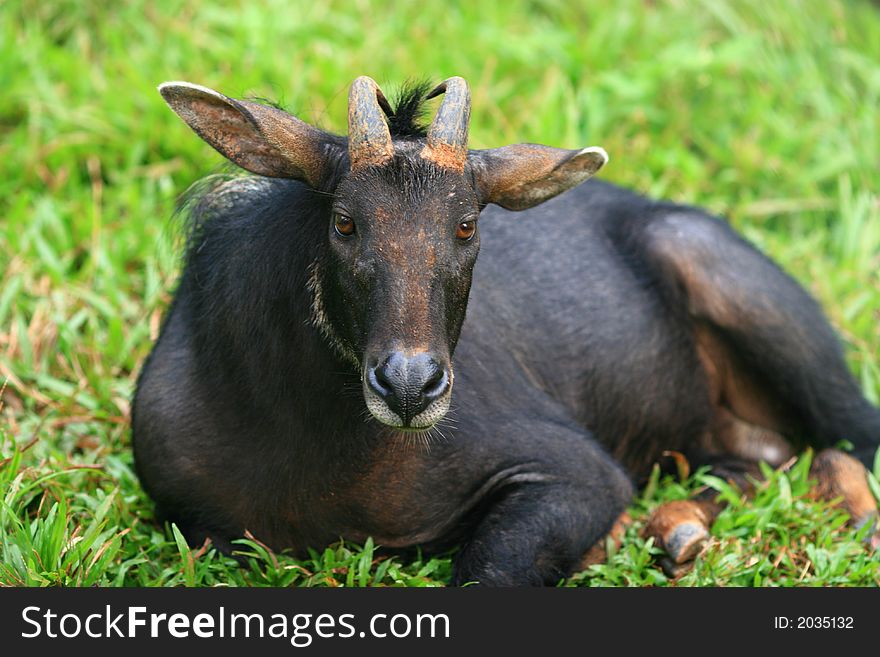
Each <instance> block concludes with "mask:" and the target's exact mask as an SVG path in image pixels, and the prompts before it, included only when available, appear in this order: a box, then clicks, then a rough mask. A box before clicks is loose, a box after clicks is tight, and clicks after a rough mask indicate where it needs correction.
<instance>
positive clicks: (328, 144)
mask: <svg viewBox="0 0 880 657" xmlns="http://www.w3.org/2000/svg"><path fill="white" fill-rule="evenodd" d="M159 93H161V94H162V98H164V99H165V102H166V103H168V106H169V107H171V109H173V110H174V111H175V112H176V113H177V114H178V116H180V118H182V119H183V120H184V121H185V122H186V124H187V125H188V126H189V127H190V128H192V129H193V130H194V131H195V133H196V134H197V135H198V136H199V137H201V138H202V139H204V140H205V141H206V142H208V143H209V144H210V145H211V146H213V147H214V148H215V149H216V150H217V151H219V152H220V154H221V155H223V156H225V157H226V158H228V159H229V160H231V161H232V162H234V163H235V164H237V165H238V166H240V167H242V168H243V169H247V170H248V171H251V172H253V173H257V174H260V175H261V176H271V177H273V178H295V179H296V180H301V181H302V182H305V183H307V184H308V185H310V186H312V187H319V186H320V185H321V182H322V180H324V179H325V177H326V175H327V173H328V170H329V168H330V167H332V166H333V161H332V160H333V159H334V157H335V156H336V155H338V152H339V148H340V145H341V148H342V151H344V148H345V140H344V139H341V138H340V137H336V136H334V135H330V134H328V133H326V132H323V131H321V130H318V129H317V128H313V127H312V126H310V125H308V124H307V123H304V122H302V121H300V120H299V119H298V118H296V117H295V116H291V115H290V114H288V113H287V112H283V111H281V110H279V109H275V108H274V107H267V106H265V105H260V104H259V103H252V102H249V101H245V100H235V99H233V98H228V97H227V96H224V95H223V94H221V93H218V92H216V91H214V90H213V89H208V88H207V87H202V86H199V85H197V84H190V83H189V82H165V83H164V84H161V85H160V86H159Z"/></svg>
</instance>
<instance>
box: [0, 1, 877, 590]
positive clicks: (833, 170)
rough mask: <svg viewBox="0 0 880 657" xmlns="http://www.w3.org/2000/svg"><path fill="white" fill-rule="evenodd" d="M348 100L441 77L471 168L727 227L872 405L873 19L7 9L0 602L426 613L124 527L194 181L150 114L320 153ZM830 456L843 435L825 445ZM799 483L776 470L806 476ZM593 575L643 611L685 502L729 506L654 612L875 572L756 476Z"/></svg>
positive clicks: (382, 574) (139, 511)
mask: <svg viewBox="0 0 880 657" xmlns="http://www.w3.org/2000/svg"><path fill="white" fill-rule="evenodd" d="M361 74H368V75H370V76H372V77H374V78H375V79H377V80H378V81H379V82H380V84H382V85H383V86H385V87H386V88H388V87H393V86H394V85H395V84H397V83H400V82H402V81H404V80H406V79H408V78H422V77H429V78H431V79H434V80H440V79H443V78H445V77H448V76H450V75H462V76H464V77H465V78H466V79H468V80H469V82H470V84H471V88H472V93H473V111H472V127H471V145H472V146H473V147H477V148H479V147H492V146H499V145H502V144H506V143H511V142H540V143H546V144H550V145H554V146H564V147H569V148H574V147H578V146H586V145H594V144H595V145H601V146H603V147H604V148H606V150H607V151H608V152H609V153H610V155H611V163H610V165H609V166H608V167H606V169H605V170H604V171H603V173H602V177H603V178H605V179H607V180H611V181H614V182H617V183H620V184H624V185H627V186H631V187H634V188H636V189H637V190H639V191H641V192H644V193H648V194H653V195H658V196H663V197H666V198H670V199H673V200H677V201H682V202H687V203H693V204H700V205H704V206H707V207H708V208H710V209H711V210H713V211H715V212H717V213H720V214H724V215H725V216H728V217H729V218H730V219H731V221H732V222H733V223H734V225H735V226H736V227H737V228H738V229H739V230H740V231H742V232H743V233H744V234H745V235H746V236H747V237H748V238H749V239H750V240H752V241H753V242H754V243H756V244H757V245H758V246H759V247H760V248H762V249H764V250H765V251H766V252H768V253H769V254H770V255H771V256H772V257H774V258H775V259H776V260H777V261H778V262H780V263H781V264H782V265H783V266H784V267H785V268H786V269H787V270H788V271H790V272H791V273H792V274H794V275H795V276H796V277H797V278H798V279H799V280H800V281H801V282H802V283H803V284H804V285H805V286H806V287H807V288H808V289H809V290H810V291H811V292H812V293H813V294H814V295H816V296H817V298H818V299H819V300H820V301H821V302H822V304H823V306H824V307H825V308H826V309H827V311H828V313H829V315H830V317H831V319H832V321H833V322H834V324H835V326H836V327H837V328H838V329H839V331H840V334H841V336H842V338H843V339H844V341H845V344H846V349H847V356H848V360H849V362H850V364H851V366H852V368H853V371H854V372H855V373H856V375H857V376H858V377H859V379H860V381H861V382H862V385H863V388H864V390H865V393H866V394H867V395H868V397H869V398H871V399H872V400H873V401H874V402H875V403H876V402H877V401H878V398H880V174H878V165H880V155H878V154H880V112H878V106H880V9H878V7H877V5H876V4H871V3H869V2H867V1H861V2H860V1H857V0H850V1H846V2H844V1H841V0H816V1H813V2H806V1H804V2H782V1H779V0H742V1H733V0H730V1H718V0H704V1H702V2H699V1H688V2H686V1H684V0H679V1H673V0H669V1H666V2H663V1H660V0H656V1H648V0H620V1H618V2H615V3H605V2H598V1H596V2H563V1H562V0H531V1H525V0H504V1H498V2H489V1H487V2H463V1H462V2H456V1H451V0H450V1H448V2H419V3H403V2H390V1H387V0H385V1H375V2H370V1H367V0H361V1H355V2H338V1H335V2H327V1H325V2H309V1H298V2H281V1H280V0H276V1H267V2H208V1H207V0H190V1H188V2H181V1H175V0H158V1H155V0H154V1H151V2H146V1H139V0H132V1H129V2H124V3H118V2H108V1H106V0H94V1H92V2H79V1H77V0H53V1H50V2H36V1H34V0H6V2H4V3H3V4H2V5H0V89H2V93H0V385H2V383H3V382H4V381H6V386H5V390H4V391H3V393H2V396H0V406H2V410H0V583H3V584H12V585H15V584H30V585H46V584H67V585H88V584H94V583H97V584H102V585H113V584H115V585H122V584H124V585H170V584H188V585H201V584H221V583H225V584H233V585H261V584H275V585H285V584H291V583H293V584H296V585H334V584H343V585H344V584H348V585H357V584H360V585H365V584H398V585H434V584H438V583H442V582H443V581H444V579H445V578H446V577H447V576H448V572H449V562H448V559H444V558H432V559H421V558H418V559H416V560H415V561H411V560H410V561H402V560H399V559H396V558H395V559H388V558H385V557H377V556H376V555H375V554H374V551H373V546H372V545H371V544H368V545H367V546H350V545H338V546H335V547H333V548H331V549H328V550H326V551H325V552H323V553H315V554H313V555H312V559H311V560H308V561H306V562H296V561H294V560H292V559H290V558H289V557H285V556H283V555H274V554H271V553H269V552H268V551H267V550H265V548H264V547H262V546H261V545H260V544H259V542H258V541H255V540H248V541H247V542H245V543H243V544H242V549H243V550H244V551H246V552H247V553H248V554H249V555H250V556H249V557H248V559H247V562H248V564H249V565H248V567H246V568H238V567H237V566H236V565H235V564H234V563H232V562H230V561H229V560H228V559H225V558H223V557H220V556H218V555H217V554H216V553H215V552H214V551H213V550H211V549H210V548H207V549H203V550H198V551H190V550H189V549H188V548H187V547H186V546H185V544H183V543H182V541H180V540H179V536H178V535H176V534H175V532H174V530H173V528H169V527H162V526H159V525H158V524H156V523H155V521H154V520H153V519H152V510H151V506H150V504H149V501H148V500H147V499H146V498H145V496H144V494H143V493H142V491H141V490H140V488H139V486H138V484H137V482H136V479H135V478H134V476H133V473H132V469H131V454H130V450H129V430H128V414H129V400H130V398H131V394H132V391H133V386H134V381H135V377H136V375H137V372H138V368H139V366H140V364H141V362H142V360H143V358H144V357H145V356H146V354H147V353H148V351H149V349H150V346H151V343H152V340H153V339H154V338H155V336H156V334H157V331H158V328H159V325H160V322H161V318H162V316H163V312H164V311H165V309H166V307H167V304H168V302H169V300H170V298H171V294H172V292H173V289H174V284H175V278H176V274H177V271H178V250H177V244H176V242H177V240H176V239H175V234H174V230H173V229H172V228H171V223H170V221H169V217H170V215H171V213H172V211H173V207H174V203H175V199H176V197H177V196H178V195H179V194H180V193H182V192H183V191H184V190H185V189H186V188H187V186H188V185H190V184H191V183H192V182H193V181H195V180H196V179H197V178H199V177H200V176H202V175H204V174H206V173H209V172H211V171H212V170H214V169H216V168H217V166H218V165H219V164H220V160H221V158H220V156H219V155H217V154H216V153H215V152H214V151H212V150H211V149H210V148H209V147H208V146H206V145H205V144H203V143H202V142H201V141H200V140H199V139H197V138H196V137H195V136H194V135H192V134H191V133H190V131H189V130H188V129H187V128H186V127H185V126H184V125H183V124H182V123H181V122H180V121H179V120H178V119H177V118H176V117H175V116H174V115H173V114H172V113H171V112H170V111H168V110H167V108H166V107H165V105H164V103H163V102H162V101H161V98H160V97H159V95H158V94H157V93H156V91H155V88H156V85H157V84H158V83H160V82H162V81H165V80H173V79H182V80H189V81H192V82H197V83H200V84H203V85H206V86H209V87H213V88H216V89H219V90H221V91H223V92H224V93H226V94H228V95H231V96H234V97H241V96H247V95H254V96H259V97H265V98H272V99H275V100H278V101H280V102H281V103H282V104H284V105H285V106H287V107H288V108H290V110H291V111H293V112H294V113H296V114H297V115H298V116H300V117H301V118H302V119H304V120H306V121H309V122H312V123H315V124H318V125H320V126H322V127H324V128H326V129H330V130H334V131H336V132H344V130H345V103H346V95H347V90H348V85H349V84H350V82H351V80H352V79H354V77H356V76H357V75H361ZM841 438H842V439H845V438H846V437H845V436H841ZM808 459H809V456H808V455H807V457H806V458H805V459H804V460H802V463H805V462H807V461H808ZM655 483H656V484H657V485H655V486H652V487H651V488H650V489H649V490H648V491H647V492H646V493H645V494H644V495H643V496H642V497H641V498H640V499H639V500H637V501H636V502H635V506H634V508H633V514H634V516H635V517H636V523H635V525H634V526H633V528H632V529H631V530H630V531H629V533H628V534H627V538H626V541H625V542H624V545H623V546H622V547H621V548H620V549H619V550H616V549H612V557H611V559H610V560H609V562H608V564H606V565H603V566H596V567H593V568H592V569H591V570H589V571H587V572H585V573H583V574H581V575H578V576H576V577H575V578H573V579H572V580H570V581H569V584H577V585H605V584H664V583H670V580H669V579H668V578H667V577H666V576H665V575H664V574H663V573H662V571H661V569H660V568H659V566H658V565H657V564H656V563H655V558H654V557H655V556H656V552H657V551H656V549H655V548H654V547H653V546H652V545H651V544H650V543H645V541H643V540H642V539H641V538H640V537H639V535H638V530H639V527H640V521H641V520H640V519H641V518H643V516H644V513H645V512H646V511H647V510H649V509H650V508H652V507H653V506H654V505H655V504H657V503H658V502H659V501H661V500H664V499H674V498H676V497H680V496H684V495H686V494H687V492H688V490H691V489H693V487H695V486H700V485H712V486H715V487H717V488H719V489H720V490H722V492H724V494H725V495H727V496H728V497H729V498H730V499H731V500H733V501H735V502H736V501H737V500H739V502H738V503H734V504H733V505H732V506H731V508H730V509H729V510H728V511H726V512H725V513H724V514H722V517H721V518H720V519H719V521H718V522H717V523H716V526H715V528H714V530H713V534H714V538H713V542H712V543H711V544H710V546H709V549H708V550H707V551H706V552H705V553H704V555H702V556H701V557H700V559H699V560H698V563H697V566H696V568H695V569H694V570H693V571H692V572H691V573H690V574H688V575H685V576H684V577H682V578H679V579H676V580H674V581H673V583H676V584H679V585H682V584H731V585H736V584H744V585H753V584H872V583H873V584H877V583H880V556H878V555H877V554H876V553H873V554H872V553H870V551H868V550H867V549H866V548H864V547H863V546H862V543H861V542H860V541H859V537H858V536H856V535H854V534H853V532H852V531H850V530H848V529H846V528H845V527H842V526H841V525H842V522H843V520H844V519H845V518H843V514H842V513H841V512H839V511H837V510H835V509H833V508H832V507H830V506H828V505H823V504H818V503H815V502H812V501H810V500H809V496H808V494H807V486H806V472H805V471H804V470H803V468H802V467H801V468H798V467H796V468H794V469H793V470H792V471H791V472H788V473H774V474H772V476H771V477H770V481H769V483H768V484H767V485H766V487H765V488H764V491H765V493H766V494H764V495H763V496H762V495H759V496H758V498H757V499H756V500H754V502H749V503H744V502H742V500H741V499H740V498H738V497H737V495H736V493H735V491H730V490H727V489H725V488H724V484H723V482H717V481H714V480H712V479H711V477H706V476H705V475H703V474H698V475H696V476H695V477H692V478H690V479H689V480H688V481H686V482H684V483H683V484H682V483H677V482H673V481H670V480H663V481H659V482H655Z"/></svg>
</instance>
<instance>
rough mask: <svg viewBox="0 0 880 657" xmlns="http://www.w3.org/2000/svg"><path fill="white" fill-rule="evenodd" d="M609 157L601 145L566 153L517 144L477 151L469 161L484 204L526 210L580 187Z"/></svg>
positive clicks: (555, 149)
mask: <svg viewBox="0 0 880 657" xmlns="http://www.w3.org/2000/svg"><path fill="white" fill-rule="evenodd" d="M607 161H608V154H607V153H606V152H605V150H604V149H602V148H599V147H598V146H591V147H590V148H584V149H583V150H579V151H578V150H574V151H570V150H566V149H564V148H552V147H550V146H541V145H539V144H514V145H511V146H503V147H501V148H492V149H488V150H474V151H470V153H469V154H468V162H469V164H470V166H471V171H472V172H473V174H474V177H475V180H476V183H477V193H478V195H479V197H480V202H481V203H495V204H496V205H500V206H501V207H503V208H507V209H508V210H526V209H528V208H531V207H534V206H536V205H538V204H540V203H543V202H544V201H547V200H549V199H551V198H553V197H554V196H556V195H557V194H561V193H562V192H564V191H565V190H567V189H570V188H572V187H574V186H575V185H579V184H580V183H582V182H584V181H585V180H586V179H587V178H589V177H590V176H592V175H593V174H594V173H596V172H597V171H598V170H599V169H601V168H602V167H603V166H604V164H605V163H606V162H607Z"/></svg>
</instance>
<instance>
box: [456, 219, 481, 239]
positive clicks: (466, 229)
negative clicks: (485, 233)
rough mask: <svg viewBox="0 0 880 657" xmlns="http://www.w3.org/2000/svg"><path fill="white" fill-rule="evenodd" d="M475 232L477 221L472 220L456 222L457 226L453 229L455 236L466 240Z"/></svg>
mask: <svg viewBox="0 0 880 657" xmlns="http://www.w3.org/2000/svg"><path fill="white" fill-rule="evenodd" d="M476 232H477V222H476V221H474V220H470V221H462V222H461V223H460V224H458V227H457V228H456V229H455V236H456V237H457V238H458V239H460V240H464V241H467V240H469V239H470V238H472V237H473V236H474V233H476Z"/></svg>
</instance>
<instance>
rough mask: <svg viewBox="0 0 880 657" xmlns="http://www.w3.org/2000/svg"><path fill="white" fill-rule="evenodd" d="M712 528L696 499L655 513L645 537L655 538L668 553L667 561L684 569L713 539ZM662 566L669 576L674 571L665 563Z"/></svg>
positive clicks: (661, 506) (676, 503) (657, 510)
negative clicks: (682, 566)
mask: <svg viewBox="0 0 880 657" xmlns="http://www.w3.org/2000/svg"><path fill="white" fill-rule="evenodd" d="M708 525H709V517H708V515H707V513H706V511H705V510H704V509H703V508H702V507H701V506H700V504H699V503H697V502H695V501H693V500H683V501H679V502H667V503H666V504H661V505H660V506H659V507H657V508H656V509H655V510H654V513H652V514H651V517H650V519H649V520H648V524H647V526H646V528H645V535H646V536H648V537H653V538H654V540H655V541H656V543H657V545H659V546H660V547H661V548H663V550H665V551H666V555H667V559H666V561H668V562H669V563H670V564H672V565H674V566H680V565H682V564H684V563H686V562H688V561H691V560H692V559H693V558H694V557H696V556H697V554H699V552H700V550H701V549H702V548H703V545H704V544H705V542H706V539H707V538H709V527H708ZM661 565H662V566H663V569H664V570H665V571H666V572H667V574H669V573H670V570H671V569H670V568H667V566H666V565H664V563H663V562H662V561H661ZM672 570H678V569H677V568H676V569H672Z"/></svg>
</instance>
